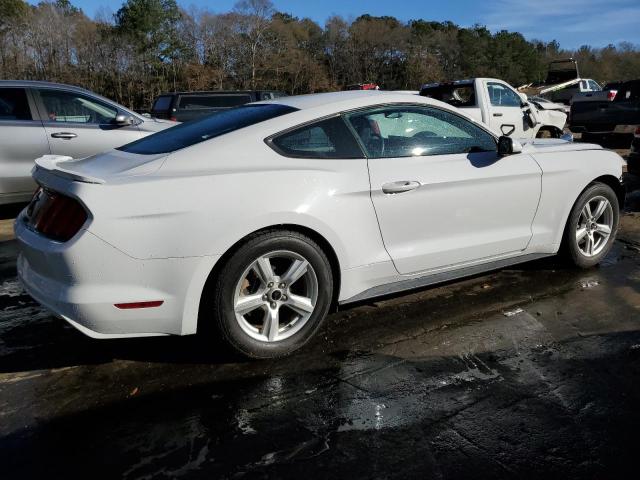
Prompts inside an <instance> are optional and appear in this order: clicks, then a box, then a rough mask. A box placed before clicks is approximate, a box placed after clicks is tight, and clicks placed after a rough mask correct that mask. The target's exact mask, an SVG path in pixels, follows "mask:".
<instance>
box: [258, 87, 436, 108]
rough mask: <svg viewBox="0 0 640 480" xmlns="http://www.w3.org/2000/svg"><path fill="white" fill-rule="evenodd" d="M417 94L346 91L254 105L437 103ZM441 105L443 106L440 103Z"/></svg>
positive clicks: (321, 106) (344, 105) (334, 106)
mask: <svg viewBox="0 0 640 480" xmlns="http://www.w3.org/2000/svg"><path fill="white" fill-rule="evenodd" d="M425 100H426V99H425V97H421V96H419V95H417V94H411V93H405V92H394V91H385V90H347V91H343V92H330V93H311V94H308V95H293V96H290V97H280V98H276V99H273V100H264V101H262V102H255V103H278V104H280V105H287V106H290V107H293V108H296V109H298V110H307V109H316V108H323V107H326V108H327V109H328V110H334V109H338V110H339V109H348V108H349V105H348V104H350V103H352V104H353V106H354V108H357V107H358V106H367V105H375V104H378V103H434V104H435V103H438V104H441V103H442V102H438V101H437V100H430V99H429V100H426V101H425ZM442 105H445V104H444V103H442Z"/></svg>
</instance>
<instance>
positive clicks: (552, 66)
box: [518, 58, 602, 105]
mask: <svg viewBox="0 0 640 480" xmlns="http://www.w3.org/2000/svg"><path fill="white" fill-rule="evenodd" d="M601 90H602V87H601V86H600V85H599V84H598V82H596V81H595V80H592V79H591V78H580V70H579V69H578V62H577V61H575V60H574V59H573V58H567V59H564V60H554V61H553V62H550V63H549V70H548V72H547V77H546V79H545V81H544V82H542V83H530V84H528V85H522V86H520V87H518V91H519V92H523V93H526V94H527V95H529V96H532V95H534V96H538V97H544V98H546V99H548V100H550V101H552V102H559V103H564V104H565V105H569V104H570V103H571V99H572V98H573V97H574V96H576V95H581V94H584V93H592V92H599V91H601Z"/></svg>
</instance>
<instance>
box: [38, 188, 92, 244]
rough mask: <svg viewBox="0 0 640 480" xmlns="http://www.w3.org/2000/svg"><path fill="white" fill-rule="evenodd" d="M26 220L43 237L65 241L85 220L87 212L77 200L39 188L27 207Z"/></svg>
mask: <svg viewBox="0 0 640 480" xmlns="http://www.w3.org/2000/svg"><path fill="white" fill-rule="evenodd" d="M27 221H28V223H29V225H30V226H31V228H33V229H34V230H36V231H37V232H39V233H41V234H42V235H44V236H45V237H49V238H51V239H53V240H58V241H60V242H66V241H67V240H70V239H71V238H72V237H73V236H74V235H75V234H76V233H78V231H79V230H80V228H82V225H84V222H86V221H87V212H86V210H85V209H84V207H83V206H82V205H81V204H80V202H78V201H77V200H75V199H73V198H71V197H67V196H65V195H62V194H60V193H57V192H52V191H49V190H45V189H42V188H41V189H40V190H39V191H38V192H36V194H35V196H34V197H33V199H32V200H31V203H30V204H29V206H28V207H27Z"/></svg>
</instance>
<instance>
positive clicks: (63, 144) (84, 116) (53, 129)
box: [34, 88, 141, 158]
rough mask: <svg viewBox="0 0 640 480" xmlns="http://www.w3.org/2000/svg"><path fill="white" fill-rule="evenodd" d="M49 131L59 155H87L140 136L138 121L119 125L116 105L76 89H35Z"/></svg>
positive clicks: (51, 143) (81, 156)
mask: <svg viewBox="0 0 640 480" xmlns="http://www.w3.org/2000/svg"><path fill="white" fill-rule="evenodd" d="M34 91H35V93H36V98H37V99H38V100H39V103H38V108H39V110H40V115H41V118H42V120H43V124H44V127H45V131H46V134H47V137H48V139H49V144H50V146H51V153H53V154H55V155H69V156H70V157H73V158H83V157H88V156H90V155H95V154H96V153H100V152H103V151H105V150H110V149H112V148H115V147H119V146H121V145H124V144H126V143H130V142H132V141H134V140H137V139H138V138H140V136H141V134H140V130H139V129H138V127H137V125H136V124H135V123H134V124H131V125H118V124H116V123H115V119H116V116H117V115H118V114H119V113H121V112H120V111H119V110H118V109H117V107H115V106H114V105H111V104H108V103H106V102H103V101H102V100H100V99H98V98H95V97H93V96H90V95H87V94H84V93H79V92H76V91H73V90H62V89H56V88H39V89H37V90H34Z"/></svg>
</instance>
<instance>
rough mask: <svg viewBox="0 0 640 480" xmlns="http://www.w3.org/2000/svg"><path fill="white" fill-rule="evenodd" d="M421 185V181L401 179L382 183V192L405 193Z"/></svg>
mask: <svg viewBox="0 0 640 480" xmlns="http://www.w3.org/2000/svg"><path fill="white" fill-rule="evenodd" d="M419 186H420V182H416V181H410V180H400V181H398V182H390V183H385V184H384V185H382V192H383V193H387V194H390V195H391V194H394V193H404V192H409V191H411V190H415V189H416V188H418V187H419Z"/></svg>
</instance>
